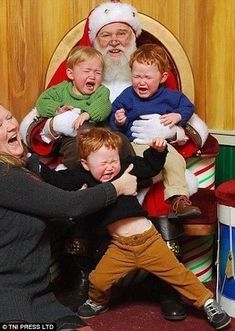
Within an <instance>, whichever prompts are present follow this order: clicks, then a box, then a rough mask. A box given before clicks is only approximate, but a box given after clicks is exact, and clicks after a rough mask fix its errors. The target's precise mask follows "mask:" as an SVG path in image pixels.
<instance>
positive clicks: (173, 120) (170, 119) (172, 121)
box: [160, 113, 182, 128]
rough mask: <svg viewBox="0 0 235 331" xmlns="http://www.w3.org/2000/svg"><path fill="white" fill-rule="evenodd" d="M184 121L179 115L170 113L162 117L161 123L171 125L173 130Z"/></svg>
mask: <svg viewBox="0 0 235 331" xmlns="http://www.w3.org/2000/svg"><path fill="white" fill-rule="evenodd" d="M181 119H182V116H181V115H180V114H179V113H169V114H165V115H161V116H160V123H161V124H163V125H165V126H167V125H169V127H170V128H172V127H173V126H174V125H176V124H177V123H179V122H180V121H181Z"/></svg>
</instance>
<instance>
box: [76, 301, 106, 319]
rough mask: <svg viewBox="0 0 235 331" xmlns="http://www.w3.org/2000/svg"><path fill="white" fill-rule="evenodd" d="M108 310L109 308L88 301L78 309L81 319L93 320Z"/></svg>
mask: <svg viewBox="0 0 235 331" xmlns="http://www.w3.org/2000/svg"><path fill="white" fill-rule="evenodd" d="M106 310H108V306H106V305H99V304H98V303H96V302H94V301H92V300H91V299H88V300H87V301H86V302H85V303H84V304H83V305H82V306H80V307H78V316H79V317H81V318H84V319H86V318H91V317H94V316H96V315H98V314H100V313H104V312H105V311H106Z"/></svg>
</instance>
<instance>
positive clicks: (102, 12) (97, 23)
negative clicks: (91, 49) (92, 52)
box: [89, 2, 141, 43]
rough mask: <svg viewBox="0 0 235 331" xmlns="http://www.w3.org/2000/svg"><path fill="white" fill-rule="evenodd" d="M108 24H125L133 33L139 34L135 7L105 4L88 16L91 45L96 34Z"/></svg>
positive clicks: (122, 4) (113, 3) (116, 3)
mask: <svg viewBox="0 0 235 331" xmlns="http://www.w3.org/2000/svg"><path fill="white" fill-rule="evenodd" d="M110 23H125V24H127V25H129V26H130V27H131V28H132V29H133V31H134V32H135V35H136V37H138V36H139V35H140V33H141V27H140V21H139V18H138V12H137V10H136V9H135V7H133V6H131V5H129V4H127V3H121V2H107V3H103V4H101V5H99V6H97V7H96V8H95V9H94V10H93V11H92V12H91V14H90V16H89V39H90V41H91V43H93V41H94V39H95V37H96V36H97V33H98V32H99V31H100V29H102V28H103V27H104V26H105V25H107V24H110Z"/></svg>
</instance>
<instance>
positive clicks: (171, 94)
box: [109, 86, 194, 141]
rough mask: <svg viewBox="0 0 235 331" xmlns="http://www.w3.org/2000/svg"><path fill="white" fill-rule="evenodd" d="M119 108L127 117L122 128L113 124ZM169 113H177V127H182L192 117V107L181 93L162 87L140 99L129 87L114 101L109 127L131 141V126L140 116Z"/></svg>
mask: <svg viewBox="0 0 235 331" xmlns="http://www.w3.org/2000/svg"><path fill="white" fill-rule="evenodd" d="M120 108H124V109H125V111H126V117H127V120H126V123H125V124H124V125H122V126H119V125H116V122H115V112H116V111H117V110H118V109H120ZM169 113H179V114H180V115H181V117H182V118H181V121H180V122H178V123H177V125H180V126H183V125H185V124H186V123H187V122H188V120H189V119H190V117H191V116H192V115H193V113H194V105H193V104H192V102H191V101H190V100H189V99H188V98H187V97H186V96H185V95H184V94H183V93H182V92H179V91H175V90H171V89H169V88H166V87H164V86H161V87H160V88H159V89H158V91H157V92H156V93H155V94H154V95H152V96H151V97H149V98H140V97H139V96H138V95H137V94H136V93H135V91H134V89H133V87H132V86H130V87H128V88H126V89H125V90H124V91H123V92H122V93H121V94H120V95H119V96H118V97H117V98H116V99H115V100H114V102H113V104H112V112H111V114H110V117H109V125H110V128H111V129H112V130H114V131H120V132H122V133H124V134H125V135H126V136H127V137H128V139H129V140H130V141H132V140H133V139H134V138H133V137H132V132H131V127H132V124H133V122H134V121H135V120H137V119H139V118H140V116H141V115H146V114H159V115H165V114H169Z"/></svg>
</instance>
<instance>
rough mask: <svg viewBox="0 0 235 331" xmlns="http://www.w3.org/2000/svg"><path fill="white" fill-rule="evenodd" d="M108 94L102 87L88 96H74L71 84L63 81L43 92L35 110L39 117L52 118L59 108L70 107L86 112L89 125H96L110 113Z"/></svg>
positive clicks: (107, 90)
mask: <svg viewBox="0 0 235 331" xmlns="http://www.w3.org/2000/svg"><path fill="white" fill-rule="evenodd" d="M109 94H110V92H109V89H108V88H107V87H105V86H103V85H101V86H100V87H99V88H98V89H97V90H96V91H95V92H94V93H92V94H90V95H79V94H75V93H74V92H73V84H72V82H67V81H64V82H62V83H60V84H58V85H55V86H52V87H51V88H49V89H47V90H46V91H44V92H43V93H42V94H41V95H40V97H39V98H38V100H37V102H36V108H37V111H38V113H39V115H40V116H41V117H54V116H55V115H56V110H57V109H58V108H59V107H62V106H64V105H70V106H73V107H74V108H80V109H81V110H82V112H84V111H85V112H87V113H88V114H89V115H90V120H89V121H90V122H91V123H98V122H102V121H104V120H106V118H107V117H108V116H109V114H110V112H111V102H110V100H109Z"/></svg>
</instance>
